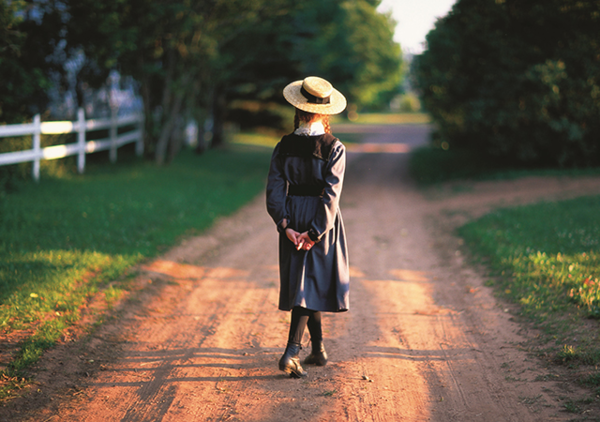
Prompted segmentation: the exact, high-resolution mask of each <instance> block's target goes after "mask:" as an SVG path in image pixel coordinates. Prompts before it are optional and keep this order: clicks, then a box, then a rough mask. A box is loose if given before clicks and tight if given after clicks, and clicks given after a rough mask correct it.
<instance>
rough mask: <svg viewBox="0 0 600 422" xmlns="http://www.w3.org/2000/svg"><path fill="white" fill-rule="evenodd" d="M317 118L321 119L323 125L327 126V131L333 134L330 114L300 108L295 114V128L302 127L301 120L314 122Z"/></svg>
mask: <svg viewBox="0 0 600 422" xmlns="http://www.w3.org/2000/svg"><path fill="white" fill-rule="evenodd" d="M315 120H320V121H321V123H323V127H324V128H325V133H329V134H331V125H330V124H329V116H328V115H326V114H316V113H309V112H307V111H302V110H300V109H298V108H297V109H296V114H295V115H294V130H296V129H298V128H299V127H300V122H306V123H308V122H312V121H315Z"/></svg>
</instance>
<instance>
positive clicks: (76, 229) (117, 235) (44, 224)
mask: <svg viewBox="0 0 600 422" xmlns="http://www.w3.org/2000/svg"><path fill="white" fill-rule="evenodd" d="M269 158H270V150H269V149H265V148H263V149H257V148H252V147H245V146H240V145H236V146H234V147H232V148H230V149H228V150H210V151H208V152H207V153H205V154H204V155H202V156H197V155H194V154H193V153H192V152H186V153H182V154H180V156H179V157H178V158H177V159H176V160H175V161H174V162H173V163H171V164H170V165H168V166H165V167H162V168H157V167H156V166H154V165H153V164H151V163H147V162H142V161H139V160H135V159H132V158H131V159H125V160H123V159H121V158H120V162H119V164H116V165H110V164H108V163H102V165H93V164H92V165H90V166H88V168H87V170H86V171H87V172H86V174H85V175H83V176H73V175H71V176H68V175H66V176H64V177H61V178H49V177H43V178H42V180H41V182H40V183H39V184H34V183H28V184H24V185H23V186H21V189H20V190H19V191H18V192H14V193H11V194H3V195H2V196H1V197H0V215H1V216H2V217H1V218H0V330H1V332H2V335H3V337H4V338H5V339H7V338H13V339H14V338H16V339H18V340H19V347H18V349H17V351H16V354H14V355H13V356H10V358H11V360H10V362H9V363H8V364H5V365H4V367H3V368H2V373H1V374H0V377H1V378H2V379H3V380H4V381H5V382H2V384H3V385H2V391H1V392H0V394H3V395H4V396H6V395H8V394H10V391H11V389H14V388H18V387H19V385H21V384H22V379H21V378H20V377H23V376H24V375H25V373H26V372H25V370H26V369H27V368H29V367H30V366H31V365H32V364H33V363H35V362H36V361H37V360H38V359H39V357H40V356H41V354H42V352H43V351H44V350H45V349H47V348H49V347H51V346H52V345H54V344H55V342H56V341H57V339H59V338H60V336H61V333H63V332H64V330H65V329H66V328H68V327H69V326H72V325H73V324H75V323H76V322H78V321H79V319H80V317H81V314H82V310H83V309H84V308H85V306H86V304H87V302H88V301H89V299H90V298H91V297H92V296H94V295H96V294H97V293H98V292H99V291H101V293H102V294H103V295H104V300H106V302H107V303H109V304H110V302H112V301H114V300H116V299H117V298H118V297H119V295H120V293H121V292H120V290H121V289H126V283H125V284H118V285H116V286H115V285H112V284H109V283H108V282H110V281H113V280H116V279H118V278H119V277H122V276H123V274H124V273H125V272H126V270H127V269H128V268H130V267H132V266H133V265H135V264H137V263H139V262H141V261H143V260H145V259H148V258H151V257H153V256H156V255H157V254H159V253H160V252H161V251H163V250H165V249H166V248H167V247H169V246H172V245H173V244H175V243H176V241H177V240H178V239H180V238H181V237H182V236H189V235H193V234H195V233H197V232H199V231H201V230H203V229H206V228H207V227H209V226H210V225H211V223H212V222H213V221H214V220H215V218H216V217H218V216H221V215H226V214H229V213H231V212H233V211H235V210H236V209H238V208H239V207H241V206H242V205H243V204H245V203H246V202H248V201H249V200H250V199H252V198H253V197H254V196H255V195H256V194H257V193H258V192H259V191H260V190H262V189H263V187H264V181H265V178H266V172H267V169H268V162H269ZM0 352H1V350H0ZM0 357H2V358H3V360H6V358H7V354H6V353H3V356H0ZM11 386H12V387H11Z"/></svg>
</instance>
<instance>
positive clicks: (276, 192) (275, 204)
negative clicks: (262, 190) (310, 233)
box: [267, 144, 289, 231]
mask: <svg viewBox="0 0 600 422" xmlns="http://www.w3.org/2000/svg"><path fill="white" fill-rule="evenodd" d="M280 145H281V144H277V146H276V147H275V149H274V150H273V155H272V157H271V165H270V167H269V175H268V178H267V212H268V213H269V215H270V216H271V218H272V219H273V221H274V222H275V224H277V229H278V230H279V231H281V222H282V221H283V219H287V220H288V222H289V214H288V211H287V209H286V196H287V180H286V178H285V176H284V173H283V169H282V162H281V156H280V155H279V149H280Z"/></svg>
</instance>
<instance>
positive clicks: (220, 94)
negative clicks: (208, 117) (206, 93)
mask: <svg viewBox="0 0 600 422" xmlns="http://www.w3.org/2000/svg"><path fill="white" fill-rule="evenodd" d="M225 107H226V98H225V90H224V89H223V88H222V87H221V86H217V87H215V91H214V93H213V104H212V115H213V130H212V132H213V137H212V144H211V147H219V146H221V145H223V142H224V134H223V126H224V124H225Z"/></svg>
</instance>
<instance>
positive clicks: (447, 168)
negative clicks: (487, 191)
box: [409, 146, 600, 185]
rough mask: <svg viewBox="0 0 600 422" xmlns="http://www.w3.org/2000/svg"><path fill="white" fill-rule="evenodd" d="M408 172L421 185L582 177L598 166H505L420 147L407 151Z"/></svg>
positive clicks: (456, 152) (464, 152)
mask: <svg viewBox="0 0 600 422" xmlns="http://www.w3.org/2000/svg"><path fill="white" fill-rule="evenodd" d="M409 166H410V172H411V175H412V176H413V178H414V179H415V180H416V181H417V182H418V183H419V184H421V185H432V184H435V183H440V182H446V181H455V180H465V179H469V180H506V179H516V178H519V177H524V176H586V175H588V176H589V175H598V174H600V168H587V169H545V168H538V169H532V168H519V167H517V166H513V167H510V166H507V164H506V163H503V162H500V161H497V160H495V159H494V158H493V157H485V156H481V155H480V154H478V153H477V152H474V151H469V150H462V149H448V150H444V149H442V148H439V147H431V146H426V147H421V148H418V149H415V150H414V151H412V152H411V156H410V162H409Z"/></svg>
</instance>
